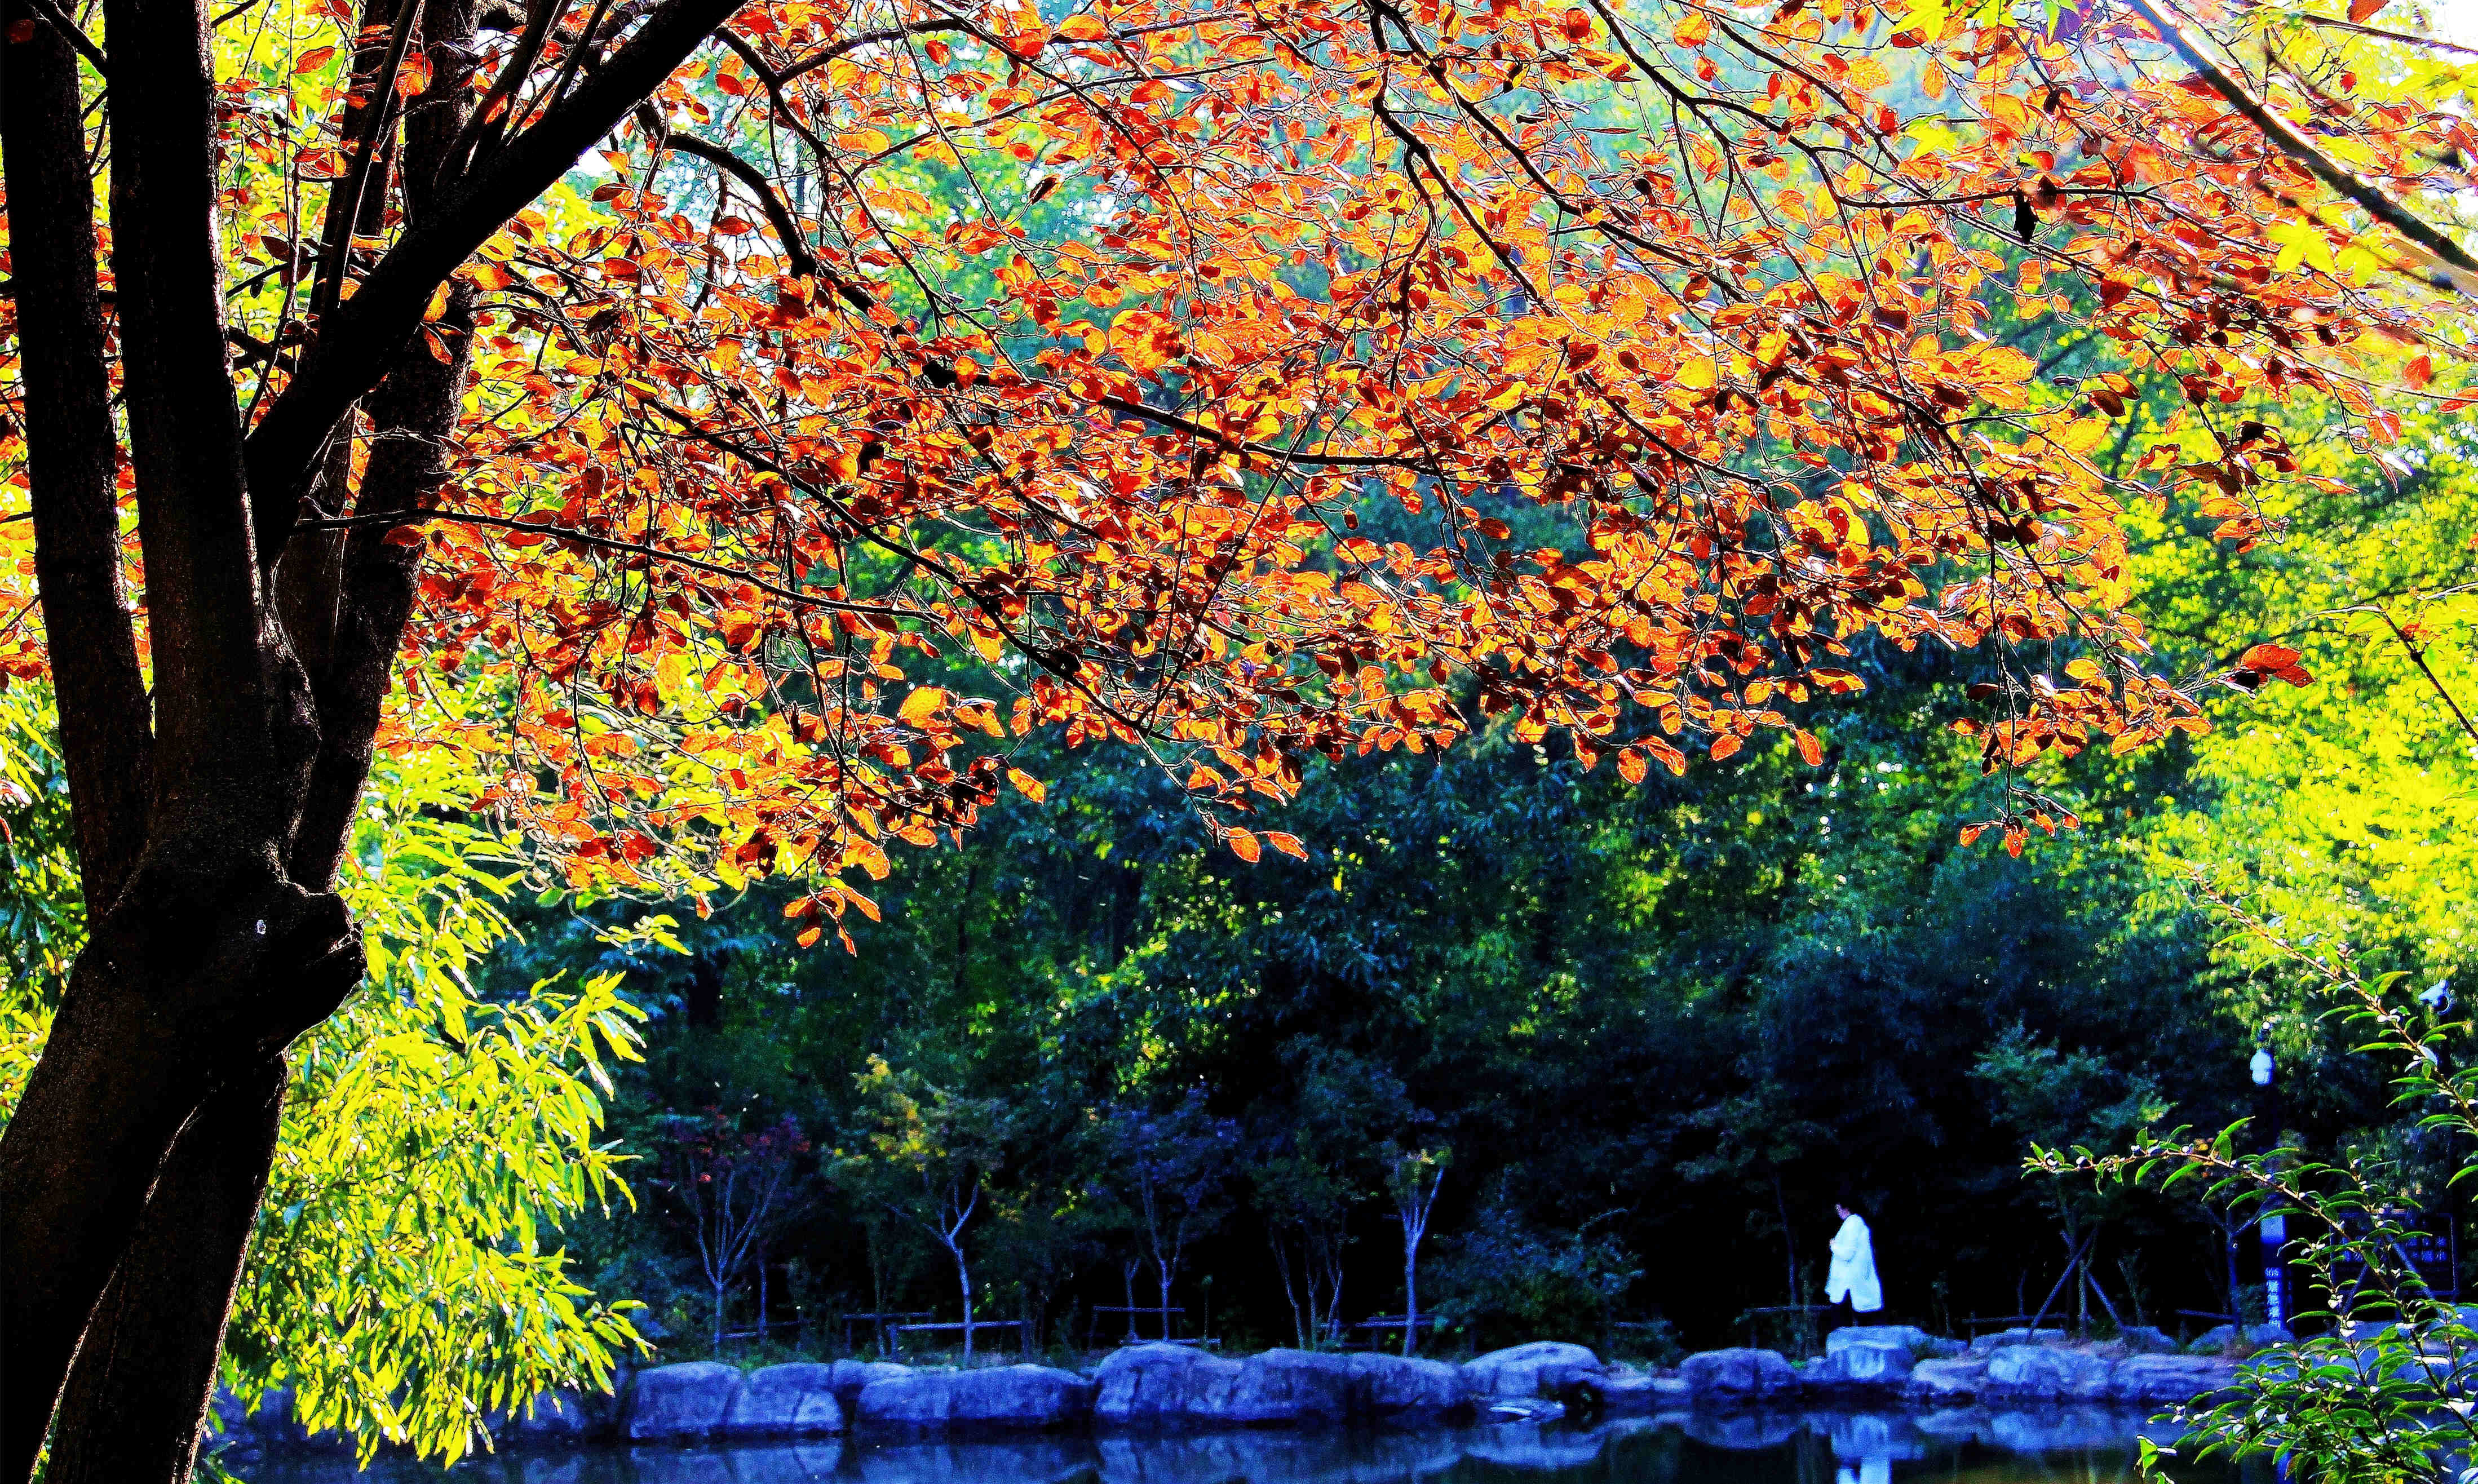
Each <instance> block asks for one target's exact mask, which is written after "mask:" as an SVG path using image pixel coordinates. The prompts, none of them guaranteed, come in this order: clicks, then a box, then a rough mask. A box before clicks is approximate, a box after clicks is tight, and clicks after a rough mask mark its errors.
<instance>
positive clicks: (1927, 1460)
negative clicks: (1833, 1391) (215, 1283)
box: [240, 1407, 2268, 1484]
mask: <svg viewBox="0 0 2478 1484" xmlns="http://www.w3.org/2000/svg"><path fill="white" fill-rule="evenodd" d="M2143 1426H2144V1423H2143V1421H2142V1419H2141V1416H2140V1415H2139V1414H2137V1413H2128V1412H2119V1411H2111V1410H2105V1409H2097V1408H2071V1407H2064V1408H2046V1409H2040V1410H2037V1411H2019V1412H1990V1411H1986V1410H1984V1409H1979V1408H1970V1409H1963V1410H1955V1411H1947V1412H1933V1413H1925V1414H1912V1413H1870V1412H1860V1413H1821V1412H1772V1413H1762V1412H1749V1413H1732V1414H1713V1415H1706V1414H1678V1415H1674V1416H1667V1417H1660V1418H1645V1419H1634V1420H1628V1421H1616V1422H1611V1423H1607V1424H1606V1425H1603V1426H1599V1427H1593V1428H1576V1427H1565V1426H1559V1425H1555V1424H1550V1425H1540V1424H1531V1423H1524V1424H1516V1425H1509V1426H1501V1427H1485V1428H1469V1429H1463V1430H1445V1431H1419V1432H1360V1431H1328V1432H1234V1433H1202V1434H1193V1435H1187V1436H1175V1437H1147V1438H1125V1437H1103V1438H1082V1437H1032V1438H1019V1439H990V1440H975V1441H972V1442H959V1443H875V1442H864V1441H835V1440H825V1441H820V1442H813V1443H799V1444H776V1445H769V1446H748V1447H735V1448H603V1449H590V1450H584V1451H577V1452H560V1453H502V1454H499V1455H497V1456H495V1457H486V1458H479V1459H473V1460H470V1461H468V1462H467V1463H464V1464H462V1465H459V1466H458V1467H457V1468H456V1469H454V1470H452V1471H446V1472H444V1473H443V1472H442V1471H438V1470H436V1469H430V1468H425V1467H423V1466H420V1465H417V1464H413V1463H411V1462H409V1461H406V1460H400V1459H382V1460H381V1461H380V1462H379V1463H377V1464H376V1465H374V1466H373V1467H372V1468H371V1469H370V1470H369V1471H367V1472H365V1473H355V1472H354V1471H353V1470H352V1468H351V1465H350V1464H349V1462H347V1461H344V1460H341V1459H336V1458H332V1457H330V1458H286V1459H268V1460H266V1461H264V1462H261V1463H258V1464H255V1465H252V1466H247V1467H244V1468H242V1469H241V1470H240V1473H241V1475H242V1476H243V1477H244V1478H247V1479H249V1480H250V1481H251V1484H1907V1481H1920V1484H1924V1481H1925V1480H1928V1479H1936V1480H1943V1481H1966V1484H2033V1481H2051V1480H2059V1479H2068V1478H2069V1479H2071V1480H2073V1481H2075V1484H2133V1481H2134V1480H2135V1479H2136V1478H2137V1471H2136V1469H2135V1465H2134V1456H2135V1446H2134V1440H2135V1438H2136V1436H2137V1433H2138V1432H2139V1431H2140V1430H2142V1428H2143ZM2162 1441H2165V1440H2164V1439H2162ZM2180 1477H2181V1478H2183V1479H2185V1480H2187V1481H2188V1484H2267V1481H2268V1475H2267V1474H2266V1475H2264V1477H2263V1481H2257V1480H2255V1479H2254V1478H2253V1477H2252V1476H2251V1474H2250V1473H2249V1474H2246V1475H2240V1474H2239V1473H2238V1471H2232V1470H2227V1469H2214V1470H2204V1471H2187V1472H2185V1473H2183V1474H2182V1475H2180Z"/></svg>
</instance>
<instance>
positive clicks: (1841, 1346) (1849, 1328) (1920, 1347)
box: [1824, 1324, 1965, 1360]
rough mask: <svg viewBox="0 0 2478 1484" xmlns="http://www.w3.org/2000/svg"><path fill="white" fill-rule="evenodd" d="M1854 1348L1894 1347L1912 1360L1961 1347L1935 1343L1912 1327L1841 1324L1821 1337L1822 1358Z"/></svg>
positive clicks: (1956, 1343)
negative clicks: (1862, 1346)
mask: <svg viewBox="0 0 2478 1484" xmlns="http://www.w3.org/2000/svg"><path fill="white" fill-rule="evenodd" d="M1854 1345H1897V1346H1901V1347H1902V1348H1903V1349H1906V1350H1908V1351H1909V1352H1910V1356H1911V1358H1912V1359H1914V1360H1926V1359H1928V1358H1929V1357H1930V1356H1944V1355H1959V1354H1960V1353H1961V1352H1962V1350H1963V1349H1964V1348H1965V1346H1963V1345H1962V1343H1961V1342H1960V1341H1959V1340H1939V1339H1937V1338H1936V1337H1935V1336H1934V1335H1932V1334H1929V1333H1928V1332H1927V1331H1926V1330H1924V1329H1921V1328H1920V1327H1919V1326H1917V1325H1916V1324H1844V1325H1843V1326H1841V1327H1840V1328H1839V1329H1836V1330H1834V1331H1833V1333H1831V1334H1829V1335H1826V1336H1825V1337H1824V1354H1825V1358H1826V1359H1828V1360H1829V1359H1831V1358H1832V1357H1833V1356H1835V1355H1838V1354H1840V1353H1841V1352H1842V1351H1843V1350H1845V1349H1848V1348H1849V1347H1850V1346H1854Z"/></svg>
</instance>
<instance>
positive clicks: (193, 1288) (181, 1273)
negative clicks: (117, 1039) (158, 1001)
mask: <svg viewBox="0 0 2478 1484" xmlns="http://www.w3.org/2000/svg"><path fill="white" fill-rule="evenodd" d="M287 1080H288V1072H287V1069H286V1068H285V1065H284V1063H283V1062H282V1061H281V1060H280V1059H276V1060H269V1061H266V1062H262V1063H260V1064H259V1065H258V1066H257V1067H254V1068H250V1069H245V1070H243V1071H242V1072H241V1073H240V1074H239V1075H237V1076H235V1077H234V1078H232V1079H231V1080H230V1081H228V1082H226V1083H225V1084H224V1085H223V1086H221V1087H219V1088H217V1089H216V1090H215V1092H214V1093H211V1094H208V1096H207V1098H206V1100H205V1101H203V1102H201V1103H200V1104H199V1105H198V1111H197V1113H196V1114H195V1115H193V1116H192V1117H191V1118H190V1122H189V1125H188V1126H187V1127H186V1128H184V1129H183V1130H182V1131H181V1138H180V1142H179V1143H178V1144H174V1145H173V1147H172V1155H171V1158H170V1159H168V1160H166V1161H165V1162H164V1174H163V1178H162V1179H161V1181H159V1182H158V1184H157V1186H156V1190H155V1195H154V1197H153V1198H152V1199H151V1200H149V1201H148V1202H147V1203H146V1214H145V1217H144V1218H143V1220H141V1221H140V1222H139V1230H138V1236H137V1238H136V1240H134V1241H133V1242H132V1243H131V1244H130V1247H129V1251H128V1253H127V1254H126V1255H124V1256H123V1257H122V1258H121V1260H120V1266H119V1268H118V1270H116V1271H115V1272H114V1275H113V1280H112V1285H111V1286H110V1287H109V1288H107V1289H106V1290H105V1291H104V1297H103V1302H102V1303H101V1304H100V1305H98V1306H97V1308H96V1310H95V1315H94V1319H93V1320H92V1321H90V1322H89V1324H88V1325H87V1331H86V1337H85V1340H84V1342H83V1343H82V1344H81V1345H80V1346H79V1347H78V1354H77V1362H76V1364H75V1365H74V1366H73V1367H72V1368H71V1369H70V1371H69V1379H68V1386H67V1388H66V1389H65V1391H63V1394H62V1396H61V1407H60V1427H59V1431H58V1435H57V1440H56V1442H55V1444H54V1446H53V1448H52V1454H51V1459H50V1461H49V1463H47V1464H46V1465H45V1467H44V1471H43V1479H44V1484H123V1481H126V1480H133V1479H166V1480H170V1479H187V1478H189V1476H190V1471H191V1470H192V1468H193V1467H194V1465H195V1463H196V1460H197V1452H198V1434H199V1429H200V1427H201V1425H202V1424H203V1422H204V1421H205V1417H206V1409H207V1403H208V1400H209V1398H210V1396H212V1394H213V1391H214V1388H215V1356H216V1353H217V1351H218V1349H219V1348H220V1347H221V1346H222V1344H223V1333H224V1321H225V1316H226V1315H227V1313H228V1312H229V1311H230V1309H231V1306H232V1297H233V1291H234V1289H235V1288H236V1287H237V1286H238V1285H239V1283H240V1271H241V1261H242V1258H243V1256H244V1255H245V1254H246V1252H247V1251H248V1248H249V1238H250V1233H251V1230H252V1229H253V1227H254V1226H255V1224H256V1221H257V1216H258V1204H259V1200H260V1197H261V1196H262V1195H264V1194H265V1192H266V1172H267V1168H268V1165H269V1164H270V1163H271V1162H272V1160H273V1159H274V1157H275V1143H276V1136H277V1134H278V1132H279V1131H280V1129H281V1127H282V1124H283V1121H284V1119H283V1114H284V1087H285V1083H286V1081H287Z"/></svg>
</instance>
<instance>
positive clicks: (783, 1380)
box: [716, 1365, 844, 1438]
mask: <svg viewBox="0 0 2478 1484" xmlns="http://www.w3.org/2000/svg"><path fill="white" fill-rule="evenodd" d="M843 1430H844V1409H843V1404H842V1403H841V1402H838V1401H836V1400H835V1368H834V1367H832V1366H819V1365H791V1366H769V1367H767V1368H766V1369H765V1370H763V1371H757V1372H755V1373H754V1374H752V1375H750V1376H749V1377H748V1379H747V1380H746V1381H745V1382H743V1383H742V1385H741V1388H740V1395H739V1396H738V1397H736V1398H735V1399H734V1400H733V1401H732V1403H731V1411H730V1412H729V1413H728V1414H727V1415H726V1416H725V1417H724V1418H723V1420H722V1426H721V1427H720V1428H718V1429H717V1430H716V1431H717V1436H720V1437H725V1438H822V1437H827V1436H830V1435H832V1434H835V1433H839V1432H841V1431H843Z"/></svg>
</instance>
